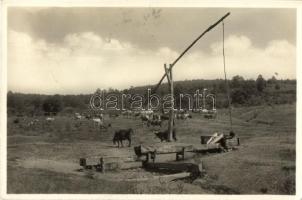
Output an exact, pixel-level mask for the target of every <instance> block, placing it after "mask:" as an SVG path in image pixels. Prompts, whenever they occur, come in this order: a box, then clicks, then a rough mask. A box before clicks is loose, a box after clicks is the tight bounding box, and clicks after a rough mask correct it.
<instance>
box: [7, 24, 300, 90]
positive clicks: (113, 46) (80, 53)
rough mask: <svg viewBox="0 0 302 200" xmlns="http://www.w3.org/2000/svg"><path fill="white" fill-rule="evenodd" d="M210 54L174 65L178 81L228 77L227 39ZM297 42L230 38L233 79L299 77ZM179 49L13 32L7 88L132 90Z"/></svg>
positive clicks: (157, 74) (158, 72) (85, 35)
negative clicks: (259, 44)
mask: <svg viewBox="0 0 302 200" xmlns="http://www.w3.org/2000/svg"><path fill="white" fill-rule="evenodd" d="M210 47H211V48H210V49H211V51H210V52H204V51H194V52H188V54H187V55H185V56H184V57H183V58H182V59H181V60H180V61H179V62H178V63H177V65H176V66H175V68H174V72H173V73H174V78H175V80H184V79H198V78H199V79H201V78H203V79H214V78H223V62H222V61H223V60H222V43H221V42H217V43H213V44H211V46H210ZM295 49H296V48H295V46H293V45H292V44H291V43H289V42H288V41H286V40H274V41H270V42H269V43H268V45H267V46H266V47H265V48H257V47H255V46H253V42H252V41H251V40H250V39H249V38H248V37H246V36H244V35H231V36H230V37H228V38H226V41H225V52H226V66H227V72H228V77H232V76H234V75H237V74H239V75H242V76H244V77H245V78H255V77H257V75H258V74H262V75H263V76H264V77H266V78H269V77H271V76H272V75H273V74H274V72H278V73H279V76H280V77H279V78H295V77H296V74H295V60H296V53H295ZM179 53H180V52H176V51H174V50H172V49H171V48H169V47H165V46H163V47H160V48H158V49H155V50H147V49H142V48H140V47H138V46H136V45H134V44H132V43H130V42H122V41H119V40H117V39H114V38H110V39H108V38H102V37H100V36H99V35H97V34H95V33H94V32H80V33H72V34H68V35H66V36H65V37H64V39H63V42H62V43H61V44H54V43H49V42H46V41H45V40H42V39H39V40H34V39H33V38H31V37H30V36H29V35H28V34H25V33H23V32H17V31H13V30H10V31H9V34H8V88H9V90H12V91H17V92H30V93H50V94H53V93H90V92H94V91H95V89H96V88H109V87H112V88H120V89H121V88H128V87H130V86H131V85H133V86H136V85H145V84H155V83H157V81H158V80H159V79H160V78H161V76H162V75H163V71H164V68H163V65H164V63H172V62H173V61H174V60H175V59H176V58H177V56H178V55H179Z"/></svg>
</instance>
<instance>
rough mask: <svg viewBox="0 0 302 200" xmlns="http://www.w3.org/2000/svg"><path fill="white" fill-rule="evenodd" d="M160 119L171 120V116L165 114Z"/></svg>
mask: <svg viewBox="0 0 302 200" xmlns="http://www.w3.org/2000/svg"><path fill="white" fill-rule="evenodd" d="M160 118H161V119H162V120H169V119H170V117H169V114H163V115H161V116H160Z"/></svg>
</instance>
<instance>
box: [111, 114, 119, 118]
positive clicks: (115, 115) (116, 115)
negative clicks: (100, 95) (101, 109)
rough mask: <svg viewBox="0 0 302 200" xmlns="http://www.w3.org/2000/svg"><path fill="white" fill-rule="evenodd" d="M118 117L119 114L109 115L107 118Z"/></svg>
mask: <svg viewBox="0 0 302 200" xmlns="http://www.w3.org/2000/svg"><path fill="white" fill-rule="evenodd" d="M118 116H119V114H109V117H110V118H116V117H118Z"/></svg>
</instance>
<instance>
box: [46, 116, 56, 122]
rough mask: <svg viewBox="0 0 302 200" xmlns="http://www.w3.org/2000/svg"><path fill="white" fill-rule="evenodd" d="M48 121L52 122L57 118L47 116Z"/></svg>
mask: <svg viewBox="0 0 302 200" xmlns="http://www.w3.org/2000/svg"><path fill="white" fill-rule="evenodd" d="M46 121H48V122H52V121H55V118H54V117H47V118H46Z"/></svg>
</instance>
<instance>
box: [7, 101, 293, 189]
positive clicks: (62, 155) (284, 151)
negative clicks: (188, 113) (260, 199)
mask: <svg viewBox="0 0 302 200" xmlns="http://www.w3.org/2000/svg"><path fill="white" fill-rule="evenodd" d="M228 117H229V116H228V115H227V110H219V113H218V117H217V119H215V120H207V119H204V118H203V117H202V116H201V115H198V114H193V118H192V119H189V120H187V121H181V120H177V123H176V128H177V136H178V139H179V141H178V142H181V143H187V144H195V145H199V144H200V139H199V138H200V136H201V135H209V134H213V133H214V132H224V133H227V132H228V130H229V121H228ZM16 118H17V117H9V118H8V133H7V135H8V138H7V140H8V142H7V150H8V157H7V161H8V163H7V167H8V171H7V175H8V180H7V191H8V193H134V194H140V193H160V194H165V193H188V194H207V193H210V194H211V193H215V194H294V193H295V166H296V165H295V156H296V151H295V144H296V140H295V136H296V106H295V104H293V105H278V106H273V107H269V106H259V107H242V108H234V109H233V130H234V131H235V133H236V134H237V135H238V136H239V137H240V140H241V147H240V148H239V149H238V150H236V151H231V152H227V153H221V154H216V155H211V156H203V157H200V156H198V155H196V158H198V159H201V160H202V161H203V164H204V167H205V169H206V174H205V175H203V177H201V178H199V179H196V180H194V181H193V182H192V181H189V180H178V181H174V182H170V183H165V182H160V181H152V182H148V181H147V182H131V183H128V182H125V181H123V178H125V177H130V176H132V177H133V176H135V177H151V176H152V175H153V174H152V173H151V172H145V171H144V170H143V169H138V170H128V171H125V172H124V171H123V172H114V173H111V174H110V173H108V174H106V175H103V176H104V177H101V178H98V179H96V178H94V176H93V175H89V174H84V175H83V173H82V174H80V172H76V171H74V170H72V169H75V168H80V167H79V165H78V160H79V158H80V157H87V156H100V155H110V156H120V155H125V156H126V155H133V154H134V151H133V147H130V148H129V147H124V148H120V149H117V148H116V147H115V146H114V145H113V144H112V137H113V133H114V130H116V129H119V128H129V127H132V128H133V129H134V137H133V138H134V139H133V146H135V145H139V144H154V143H159V139H156V138H154V134H153V133H152V132H153V131H154V128H147V127H146V126H142V124H141V121H140V120H135V119H127V118H125V117H122V116H120V117H118V118H114V119H113V118H107V119H106V121H107V122H110V123H111V124H112V128H110V129H109V130H108V131H102V132H100V131H99V130H98V129H97V128H95V127H94V125H93V123H92V121H89V120H86V119H85V120H75V119H73V118H71V117H67V116H57V117H56V118H55V121H53V122H51V123H49V122H46V121H45V117H38V119H39V122H37V124H35V125H34V126H31V127H30V126H28V123H29V122H30V121H31V120H32V118H29V117H24V118H23V119H21V118H20V122H19V123H14V120H15V119H16ZM166 127H167V125H166V122H165V124H164V126H163V128H162V129H165V128H166ZM99 177H100V176H99ZM117 180H119V181H117ZM147 185H148V186H147Z"/></svg>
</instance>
